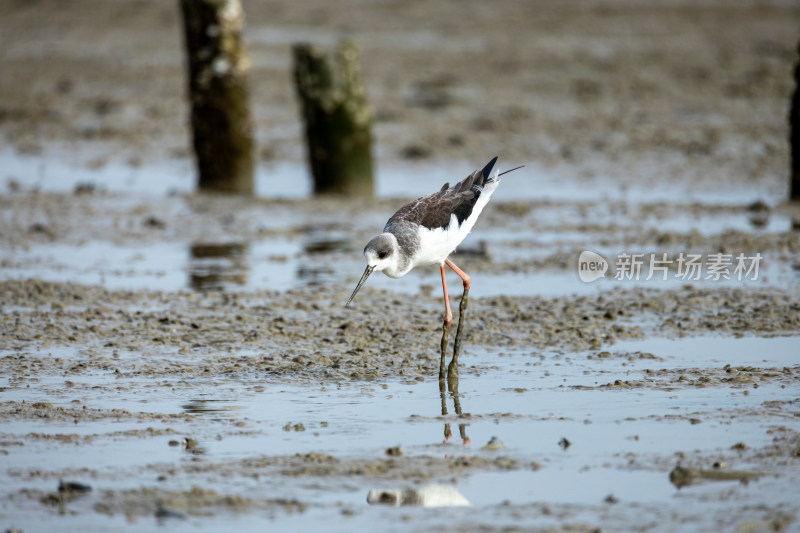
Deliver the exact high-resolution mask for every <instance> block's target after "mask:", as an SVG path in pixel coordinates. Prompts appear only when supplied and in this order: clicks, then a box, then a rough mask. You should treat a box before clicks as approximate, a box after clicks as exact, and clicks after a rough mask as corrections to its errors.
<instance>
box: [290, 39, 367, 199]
mask: <svg viewBox="0 0 800 533" xmlns="http://www.w3.org/2000/svg"><path fill="white" fill-rule="evenodd" d="M293 52H294V79H295V86H296V89H297V94H298V97H299V99H300V110H301V113H302V115H303V120H304V122H305V133H306V145H307V150H308V160H309V164H310V166H311V174H312V176H313V178H314V193H315V194H330V193H332V194H346V195H360V196H371V195H372V194H373V192H374V184H373V177H372V121H373V114H372V109H371V108H370V107H369V104H368V102H367V96H366V92H365V90H364V86H363V84H362V82H361V72H360V71H361V69H360V66H359V52H358V48H357V47H356V45H355V44H354V43H353V42H352V41H347V40H346V41H343V42H342V43H340V45H339V47H338V49H337V50H336V54H335V58H334V60H333V61H332V62H329V59H328V57H326V54H325V53H324V52H322V51H321V50H320V49H319V48H317V47H315V46H312V45H310V44H306V43H300V44H296V45H295V46H294V50H293Z"/></svg>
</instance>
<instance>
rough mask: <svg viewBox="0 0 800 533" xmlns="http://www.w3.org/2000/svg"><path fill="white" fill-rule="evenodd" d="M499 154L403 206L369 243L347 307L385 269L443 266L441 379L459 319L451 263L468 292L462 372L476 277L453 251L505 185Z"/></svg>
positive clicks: (392, 273)
mask: <svg viewBox="0 0 800 533" xmlns="http://www.w3.org/2000/svg"><path fill="white" fill-rule="evenodd" d="M496 161H497V157H495V158H494V159H492V160H491V161H489V163H487V164H486V166H485V167H483V169H481V170H476V171H475V172H473V173H472V174H470V175H469V176H467V177H466V178H464V179H463V180H462V181H460V182H458V183H456V184H455V185H453V186H452V187H450V184H449V183H445V184H444V186H443V187H442V188H441V189H439V192H436V193H433V194H429V195H428V196H423V197H422V198H418V199H416V200H414V201H413V202H410V203H408V204H406V205H404V206H403V207H401V208H400V209H399V210H398V211H397V212H396V213H395V214H394V215H392V217H391V218H390V219H389V221H388V222H387V223H386V226H385V227H384V228H383V233H381V234H380V235H378V236H377V237H374V238H373V239H372V240H370V241H369V242H368V243H367V246H366V247H365V248H364V257H366V259H367V268H366V269H365V270H364V274H363V275H362V276H361V279H360V280H359V282H358V284H357V285H356V288H355V290H353V294H351V295H350V298H348V300H347V303H345V306H347V305H348V304H349V303H350V302H351V301H353V298H354V297H355V295H356V293H357V292H358V290H359V289H360V288H361V286H362V285H364V282H365V281H367V278H368V277H369V275H370V274H372V273H373V272H375V271H383V273H384V274H386V275H387V276H389V277H390V278H399V277H402V276H405V275H406V274H408V273H409V272H410V271H411V270H412V269H413V268H415V267H418V266H425V265H436V264H438V265H439V270H440V271H441V275H442V291H443V293H444V305H445V316H444V324H443V329H444V334H443V336H442V361H441V366H440V371H439V378H440V379H443V377H444V351H445V348H446V346H447V332H448V331H449V329H450V324H451V322H452V321H453V313H452V311H451V310H450V298H449V297H448V294H447V280H446V278H445V270H444V267H445V265H447V266H449V267H450V268H451V269H453V271H454V272H455V273H456V274H458V276H459V277H460V278H461V279H462V281H463V283H464V294H463V296H462V297H461V305H460V315H459V320H458V329H457V331H456V341H455V342H456V345H455V347H454V351H453V359H452V360H451V361H450V366H449V368H448V375H452V374H453V373H454V372H457V371H458V370H457V358H458V351H459V349H460V337H461V328H462V317H463V315H464V311H465V310H466V298H467V294H468V293H469V287H470V277H469V276H468V275H467V274H466V273H465V272H464V271H463V270H461V269H460V268H458V267H457V266H456V265H455V263H453V262H452V261H451V260H450V259H449V258H448V256H449V255H450V254H451V253H452V252H453V250H455V249H456V247H457V246H458V245H459V244H461V241H463V240H464V238H465V237H466V236H467V235H468V234H469V232H470V231H472V227H473V226H474V225H475V222H476V221H477V220H478V217H479V216H480V214H481V211H483V208H484V207H486V204H487V203H488V202H489V198H491V196H492V193H494V191H495V189H497V186H498V185H499V184H500V179H499V177H500V176H502V175H503V174H507V173H508V172H511V171H512V170H517V168H522V167H517V168H513V169H511V170H507V171H505V172H503V173H502V174H501V173H499V172H498V170H497V169H494V172H493V171H492V169H493V168H494V165H495V162H496Z"/></svg>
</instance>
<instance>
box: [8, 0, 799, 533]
mask: <svg viewBox="0 0 800 533" xmlns="http://www.w3.org/2000/svg"><path fill="white" fill-rule="evenodd" d="M243 3H244V8H245V11H246V14H247V24H248V25H247V31H246V34H245V41H246V43H247V47H248V52H249V54H250V59H251V63H252V71H251V89H252V94H253V106H254V107H253V112H254V122H255V124H256V133H257V138H258V144H259V146H260V148H259V154H258V177H257V180H258V190H259V197H258V198H254V199H241V198H232V197H212V196H205V195H199V194H196V193H195V192H194V177H193V170H192V159H191V152H190V145H189V134H188V130H187V118H188V117H187V106H186V104H185V101H184V99H185V81H184V72H183V69H184V65H183V62H182V61H183V59H182V45H183V43H182V40H181V31H182V29H181V27H180V21H179V17H178V5H177V3H174V2H173V3H163V2H158V1H148V2H137V3H135V4H133V3H125V2H108V1H105V2H96V1H92V0H69V1H63V0H59V1H56V0H41V1H39V2H18V1H14V0H0V12H2V13H3V14H4V16H3V17H2V18H0V35H2V36H3V41H4V47H3V50H2V52H0V69H2V71H3V72H4V73H6V74H8V75H4V76H0V94H2V95H3V99H2V102H0V139H2V141H3V148H2V149H0V192H2V194H0V269H1V270H0V457H2V458H3V466H2V473H3V475H4V480H5V481H6V483H5V484H4V487H3V489H2V490H1V491H0V527H2V528H4V529H8V530H9V531H12V530H13V531H20V530H22V531H28V532H30V531H39V530H81V531H108V530H110V529H115V530H130V531H149V530H153V531H163V529H164V528H165V527H168V528H169V529H170V530H171V531H176V532H179V531H184V530H186V531H189V530H191V531H197V530H208V531H219V530H220V529H226V530H244V531H252V530H255V529H275V528H280V529H285V530H296V531H319V530H326V531H339V530H341V531H348V532H349V531H362V530H376V529H379V530H385V531H397V532H400V533H405V532H408V531H420V530H432V529H436V530H441V531H459V532H460V533H464V532H471V531H541V532H566V531H571V532H575V531H586V532H590V531H592V532H593V531H599V530H607V531H617V530H639V531H652V532H660V531H665V532H666V531H676V530H681V531H690V532H692V531H697V532H702V531H739V532H745V531H753V532H755V531H793V530H797V529H798V524H800V503H799V502H798V499H797V497H796V492H797V491H796V487H797V486H798V485H799V484H800V416H799V415H800V411H799V410H798V406H800V398H799V397H798V393H797V391H798V385H799V384H798V380H800V363H798V359H797V357H796V352H797V345H798V342H800V318H799V317H800V290H799V289H798V287H800V231H798V228H800V208H799V207H798V206H797V205H792V204H789V203H787V202H786V201H785V198H786V191H787V187H788V178H787V175H786V174H787V169H788V163H787V161H788V157H789V153H788V143H787V137H788V124H787V120H786V113H787V105H788V101H789V95H790V93H791V91H792V90H793V85H792V83H793V82H792V78H791V73H792V71H793V68H794V65H795V63H796V61H797V60H798V58H797V52H796V49H797V37H798V35H797V28H798V27H800V7H798V6H797V5H796V2H790V1H783V0H774V1H768V2H758V3H750V2H719V1H716V0H703V1H701V2H694V3H686V2H676V1H665V2H658V3H654V4H647V5H644V4H641V5H640V4H638V3H636V2H628V1H625V0H600V1H597V2H589V3H586V2H578V1H563V2H545V3H542V2H536V3H531V2H526V1H522V0H520V1H508V2H502V3H493V4H491V5H489V4H486V3H485V2H483V3H482V2H471V1H467V2H461V1H459V2H438V1H437V2H405V3H396V2H388V3H385V2H381V3H379V2H363V1H358V0H347V1H345V2H337V3H335V4H332V3H330V2H323V1H317V0H310V1H304V2H294V3H292V2H288V3H287V2H282V1H266V2H255V1H244V2H243ZM341 37H351V38H353V39H355V41H356V42H358V43H359V45H360V46H361V48H362V62H363V72H364V80H365V83H366V88H367V92H368V95H369V98H370V100H371V102H372V105H373V106H374V108H375V117H376V122H375V141H376V147H377V148H376V154H375V155H376V160H377V162H376V167H377V168H378V183H377V190H378V191H380V193H379V194H378V197H377V198H375V199H374V200H373V201H371V202H369V203H365V202H353V201H350V200H347V199H334V198H314V199H312V198H308V197H307V195H308V189H309V187H308V183H307V180H308V176H307V171H306V169H305V167H304V152H303V144H302V139H301V131H302V130H301V127H300V125H299V123H298V113H297V103H296V100H295V96H294V93H293V88H292V85H291V79H290V74H291V68H290V67H291V65H290V57H291V54H290V49H291V46H292V44H293V43H295V42H297V41H300V40H303V41H311V42H314V43H318V44H321V45H323V46H331V47H332V46H334V45H335V43H336V41H337V40H338V39H340V38H341ZM494 155H498V156H500V161H501V164H502V166H503V168H511V167H513V166H517V165H526V167H525V168H524V169H521V170H519V171H517V172H515V173H514V174H511V175H509V176H508V177H507V178H505V177H504V182H503V184H502V186H501V187H500V188H499V189H498V191H497V193H496V195H495V197H493V199H492V203H490V204H489V206H488V207H487V209H486V210H485V211H484V213H483V214H482V217H481V220H480V221H479V223H478V225H477V226H476V228H475V230H474V231H473V234H472V235H471V236H470V237H469V239H468V240H467V241H466V242H465V243H464V246H463V247H462V248H461V249H460V250H459V251H458V252H457V255H456V256H455V257H454V260H455V261H456V263H458V264H459V265H460V266H461V267H462V268H464V269H465V270H466V271H467V272H468V273H470V275H471V276H472V280H473V287H472V289H471V299H470V306H469V311H468V316H467V323H466V328H465V331H464V334H465V337H464V345H463V351H462V354H461V357H460V363H461V368H460V380H459V383H458V389H457V390H447V388H446V387H444V386H443V385H442V388H440V384H439V383H437V379H436V377H437V373H438V367H439V351H438V348H439V340H440V335H441V320H442V312H443V310H442V307H443V306H442V302H441V297H440V296H439V294H440V293H439V287H438V284H439V279H438V273H437V272H436V271H435V269H430V271H422V269H421V271H420V272H414V273H412V274H410V275H409V276H407V277H405V278H402V279H399V280H389V279H384V278H380V279H377V277H375V276H373V278H376V279H373V278H371V279H370V281H369V283H368V284H367V285H366V286H365V287H364V288H363V289H362V290H361V292H360V293H359V295H358V297H357V299H356V301H355V302H354V305H352V307H348V308H344V307H343V303H344V301H345V299H346V298H347V296H348V295H349V294H350V291H352V288H353V284H354V283H355V281H356V280H357V278H358V275H359V274H360V272H361V271H362V270H363V258H362V257H361V249H362V247H363V245H364V243H365V242H366V241H367V239H369V238H370V237H371V236H373V235H374V234H375V233H376V232H377V231H379V230H380V228H381V227H383V224H384V223H385V220H386V218H387V217H388V216H389V215H390V214H391V213H392V212H394V210H395V209H397V208H398V207H399V206H400V205H401V204H402V203H403V202H404V201H406V200H408V199H410V198H413V197H415V196H417V195H421V194H424V193H427V192H430V191H432V190H435V189H437V188H438V187H440V186H441V184H442V183H444V182H445V181H450V182H452V181H454V180H455V179H458V178H461V177H463V176H464V175H466V173H467V172H469V171H471V170H472V169H474V168H476V167H477V166H478V165H480V164H482V163H485V161H486V160H488V159H489V158H490V157H492V156H494ZM512 177H513V179H511V178H512ZM585 250H589V251H593V252H595V253H598V254H601V255H602V256H603V257H604V258H606V259H607V260H608V261H609V263H611V265H612V266H614V264H615V258H618V257H620V256H621V255H622V254H631V253H641V254H644V255H645V256H646V257H648V258H650V259H648V260H647V261H646V262H645V263H644V265H643V275H642V277H643V278H644V277H646V275H647V272H648V269H649V268H650V267H651V266H652V261H654V260H655V259H654V258H657V257H663V256H662V255H661V254H667V256H668V257H669V258H670V259H671V260H674V259H675V258H676V257H678V256H679V255H680V254H688V253H691V254H699V255H700V256H701V257H702V258H703V259H704V260H706V261H708V260H709V258H710V257H712V256H713V255H715V254H722V255H723V256H730V258H735V257H736V256H737V254H744V255H746V256H748V257H755V256H756V254H760V256H759V257H760V259H761V262H760V263H759V267H760V270H759V271H758V276H752V277H754V278H756V279H746V280H744V281H743V280H740V279H736V276H735V275H732V276H729V277H730V278H731V279H727V278H723V279H721V280H720V279H718V280H715V279H711V278H713V276H708V277H707V274H709V271H708V264H707V263H706V264H704V268H706V270H704V271H703V276H701V277H698V279H697V280H692V281H686V280H685V279H681V278H680V272H679V266H678V265H677V264H676V263H675V262H674V261H672V262H671V263H670V266H669V268H667V269H666V270H664V271H663V272H661V273H663V275H664V278H665V279H664V280H658V279H656V280H654V281H652V282H645V281H643V280H642V281H640V280H628V281H625V280H621V281H614V280H613V279H608V278H607V279H605V280H597V281H595V282H592V283H584V282H582V281H581V280H580V279H579V275H578V270H577V269H578V257H579V254H580V253H581V252H583V251H585ZM651 254H652V255H651ZM730 266H731V268H733V265H732V264H731V265H730ZM613 270H614V269H613V268H612V271H613ZM612 273H613V272H612ZM650 273H652V271H650ZM611 277H612V276H609V278H611ZM666 278H669V279H666ZM455 283H458V282H457V280H456V282H455ZM454 287H458V285H457V284H456V285H454ZM458 292H459V291H456V290H453V291H452V294H451V296H452V298H453V302H452V303H453V306H454V308H455V309H457V298H458V296H459V295H458V294H457V293H458ZM451 343H452V340H451ZM374 494H382V495H383V496H380V497H376V498H372V496H371V495H374ZM393 495H394V496H393ZM393 498H394V499H393ZM448 498H449V499H448ZM368 501H369V503H368Z"/></svg>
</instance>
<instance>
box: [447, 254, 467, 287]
mask: <svg viewBox="0 0 800 533" xmlns="http://www.w3.org/2000/svg"><path fill="white" fill-rule="evenodd" d="M444 262H445V264H446V265H447V266H449V267H450V268H452V269H453V272H455V273H456V274H458V276H459V277H460V278H461V279H462V280H463V281H464V290H469V276H468V275H467V273H466V272H464V271H463V270H461V269H460V268H458V267H457V266H456V264H455V263H453V262H452V261H450V259H445V260H444ZM442 279H444V266H442Z"/></svg>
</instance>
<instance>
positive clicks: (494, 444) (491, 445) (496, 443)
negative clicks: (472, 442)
mask: <svg viewBox="0 0 800 533" xmlns="http://www.w3.org/2000/svg"><path fill="white" fill-rule="evenodd" d="M505 447H506V445H505V444H503V441H501V440H500V439H498V438H497V437H492V438H491V439H489V442H487V443H486V445H485V446H484V447H483V449H484V450H489V451H494V450H500V449H502V448H505Z"/></svg>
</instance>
